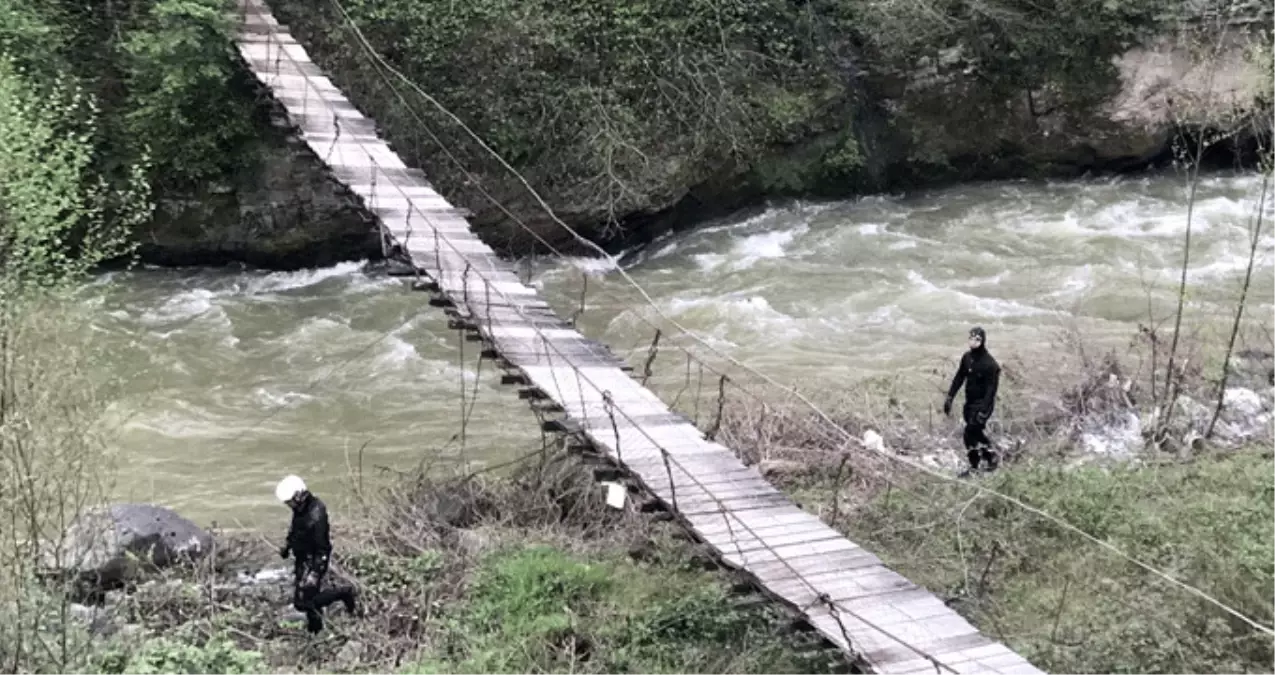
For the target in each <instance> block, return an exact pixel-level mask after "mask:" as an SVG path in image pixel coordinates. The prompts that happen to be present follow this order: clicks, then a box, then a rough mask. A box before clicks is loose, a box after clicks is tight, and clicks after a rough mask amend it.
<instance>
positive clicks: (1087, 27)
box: [834, 0, 1177, 113]
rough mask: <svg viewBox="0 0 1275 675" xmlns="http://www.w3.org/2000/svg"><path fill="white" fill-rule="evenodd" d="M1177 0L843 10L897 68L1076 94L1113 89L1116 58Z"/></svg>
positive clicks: (1009, 88) (946, 2)
mask: <svg viewBox="0 0 1275 675" xmlns="http://www.w3.org/2000/svg"><path fill="white" fill-rule="evenodd" d="M834 4H836V3H834ZM1176 4H1177V3H1174V2H1172V0H1047V1H1045V2H1038V1H1036V0H990V1H988V0H905V1H903V2H892V3H857V4H848V3H846V4H843V5H842V7H844V8H846V10H845V11H846V12H847V13H848V16H847V15H845V14H843V20H849V21H853V22H854V23H855V24H856V26H857V27H858V29H859V30H860V31H861V34H862V35H864V37H865V39H867V40H868V41H870V43H871V44H872V45H873V46H874V47H875V48H876V49H877V50H879V51H880V52H881V53H882V54H883V55H884V56H886V58H887V62H888V63H890V64H891V65H892V66H893V67H895V68H901V69H904V70H907V69H912V68H916V67H918V66H920V65H921V64H922V63H928V64H930V65H931V66H932V67H935V68H936V69H937V70H938V71H939V72H940V73H960V74H961V75H962V76H963V77H967V78H972V79H978V80H982V81H983V82H985V83H989V84H991V85H992V86H993V87H994V88H996V89H999V90H1001V91H1003V92H1005V93H1006V94H1013V93H1019V92H1022V91H1027V90H1039V89H1041V88H1044V87H1047V86H1057V87H1060V88H1062V89H1066V90H1069V92H1070V93H1071V95H1073V96H1074V95H1076V94H1080V93H1085V94H1088V95H1101V94H1105V93H1107V92H1108V90H1109V89H1110V87H1112V86H1114V85H1115V84H1116V83H1117V81H1116V71H1115V66H1114V65H1113V62H1112V59H1113V58H1114V57H1116V56H1119V55H1120V54H1122V53H1124V52H1125V51H1127V50H1128V49H1129V48H1131V47H1133V46H1134V45H1136V44H1138V43H1139V42H1140V41H1142V40H1143V39H1145V38H1147V37H1149V36H1152V35H1154V34H1155V33H1156V32H1158V31H1159V30H1161V27H1162V20H1163V17H1164V16H1165V13H1166V12H1167V11H1168V10H1170V9H1173V8H1174V7H1175V5H1176ZM1037 112H1038V113H1040V112H1043V111H1037Z"/></svg>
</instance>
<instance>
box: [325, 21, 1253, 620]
mask: <svg viewBox="0 0 1275 675" xmlns="http://www.w3.org/2000/svg"><path fill="white" fill-rule="evenodd" d="M330 1H331V2H332V4H333V5H334V6H335V7H337V9H338V10H339V11H340V12H341V13H342V16H343V18H344V19H345V21H346V23H347V25H348V27H349V28H350V29H351V30H352V31H353V32H354V33H355V35H356V38H357V39H358V41H359V43H360V46H361V47H362V48H363V49H364V50H365V51H366V52H367V53H368V54H369V56H370V57H371V58H373V59H375V60H376V61H377V62H378V63H379V64H380V65H381V67H382V68H384V69H385V70H387V71H389V72H390V73H392V74H394V75H395V77H397V78H398V79H399V80H401V81H402V82H403V83H405V84H406V85H407V86H409V87H410V88H412V89H413V90H414V91H415V92H416V93H417V94H418V95H420V96H421V97H422V98H424V99H425V100H426V101H428V102H430V103H431V104H432V105H433V106H434V107H436V108H437V109H438V110H439V111H440V112H442V113H443V114H444V115H446V116H447V117H449V118H450V119H451V120H452V121H453V122H455V123H456V124H457V125H459V126H460V127H461V128H462V129H463V130H464V131H465V132H466V133H467V134H468V135H469V136H470V137H471V138H472V139H473V140H474V141H475V142H476V143H478V144H479V145H480V146H481V147H482V148H483V149H484V150H486V151H487V152H488V153H489V154H491V155H492V157H494V158H495V159H496V160H497V161H498V162H499V163H500V164H501V165H502V166H503V167H504V168H505V169H506V170H508V171H509V172H510V173H511V174H513V175H514V176H515V177H516V178H517V179H518V180H519V182H520V183H521V184H522V185H523V186H524V187H525V188H526V189H527V191H528V192H529V194H531V195H532V197H533V198H534V199H535V200H536V202H537V203H538V204H539V205H540V206H541V208H542V209H543V210H544V211H545V212H546V213H547V214H548V215H549V217H550V218H551V219H552V220H553V222H554V223H556V224H557V225H558V226H559V227H561V228H562V229H563V230H565V231H566V232H567V233H569V234H570V235H571V237H572V238H573V239H575V240H576V241H577V242H579V243H580V244H581V245H583V246H585V247H587V248H589V249H591V250H593V251H595V252H597V253H598V254H600V255H601V256H602V257H604V258H605V259H607V260H608V261H609V262H610V263H611V265H612V267H613V268H614V269H615V270H616V271H617V272H618V273H619V274H620V276H621V277H622V278H623V279H624V280H625V281H626V282H627V283H628V284H629V285H630V286H632V287H633V288H634V289H635V290H637V291H638V293H639V294H641V296H642V298H643V299H644V301H645V302H646V303H647V304H648V305H649V306H650V307H651V308H652V309H653V310H654V311H655V312H656V313H657V314H658V315H659V316H660V317H661V318H662V319H664V320H665V321H667V322H668V323H669V324H671V325H672V326H674V327H675V328H677V329H678V331H679V333H681V334H683V335H687V336H688V337H690V338H691V339H692V340H693V341H695V342H696V343H698V344H700V345H702V346H703V347H704V348H705V349H707V350H708V351H709V352H711V353H713V354H714V355H715V356H717V357H719V358H721V359H723V360H724V361H727V362H728V363H730V364H732V365H734V366H736V367H738V368H740V369H741V370H743V371H745V372H748V373H751V374H752V375H755V376H756V377H758V378H760V379H762V380H763V381H765V382H767V383H769V384H771V385H773V386H775V387H777V388H778V389H780V390H781V391H783V392H784V393H786V394H788V395H790V396H793V397H795V398H796V399H797V400H799V401H800V402H801V403H802V404H803V405H804V406H806V407H807V408H808V409H810V411H811V412H813V413H814V414H815V415H816V416H817V417H819V418H820V419H822V420H823V421H824V422H825V423H827V424H828V425H829V426H830V427H832V428H833V429H835V430H836V431H837V432H839V433H840V434H841V435H842V436H843V438H844V440H845V441H846V442H847V443H849V444H853V445H855V446H857V447H859V448H861V449H865V450H868V451H870V452H872V453H875V454H877V455H881V456H883V457H885V458H887V459H890V460H893V461H895V462H898V463H901V464H903V465H905V466H908V467H910V468H912V469H914V470H916V471H919V472H921V473H924V474H926V475H929V476H930V477H933V478H936V479H938V480H941V481H944V482H948V483H953V484H956V485H960V486H962V487H965V488H968V489H972V490H974V491H976V492H978V493H981V494H986V495H990V496H993V497H996V498H997V499H1000V500H1002V501H1004V502H1006V503H1009V504H1012V505H1014V506H1016V507H1018V508H1021V509H1023V510H1025V511H1027V512H1029V513H1032V514H1034V515H1036V516H1037V517H1040V518H1043V519H1045V520H1047V521H1049V522H1051V523H1053V524H1055V525H1057V526H1059V527H1061V528H1063V529H1065V530H1067V531H1070V532H1072V533H1073V534H1077V535H1079V536H1080V537H1082V538H1083V539H1085V540H1086V541H1088V542H1089V543H1091V544H1095V545H1097V546H1099V547H1101V548H1103V549H1105V550H1107V551H1108V552H1109V553H1112V554H1114V555H1116V556H1117V557H1119V558H1122V559H1124V560H1125V561H1126V562H1129V563H1132V564H1133V565H1135V566H1137V567H1139V568H1141V569H1143V570H1144V571H1146V572H1149V573H1151V574H1153V575H1154V576H1157V577H1159V578H1160V579H1162V580H1164V581H1166V582H1168V583H1169V584H1170V585H1173V586H1176V587H1178V588H1180V589H1182V590H1185V591H1187V592H1188V593H1190V594H1192V595H1195V596H1196V597H1198V598H1200V599H1202V600H1204V601H1206V602H1208V603H1210V604H1212V605H1214V606H1215V607H1218V608H1219V609H1221V610H1223V611H1224V612H1226V613H1228V614H1230V615H1231V616H1233V617H1235V618H1237V619H1239V620H1241V621H1242V622H1244V623H1245V624H1247V625H1248V626H1250V627H1252V628H1254V629H1257V630H1259V631H1261V632H1263V633H1266V634H1269V635H1275V629H1272V628H1271V627H1268V626H1266V625H1263V624H1261V623H1259V622H1258V621H1256V620H1254V619H1252V618H1249V617H1248V616H1246V615H1245V614H1243V613H1242V612H1240V611H1239V610H1237V609H1235V608H1233V607H1231V606H1230V605H1227V604H1226V603H1224V602H1222V601H1221V600H1219V599H1217V598H1215V597H1214V596H1212V595H1210V594H1209V593H1206V592H1205V591H1203V590H1201V589H1199V588H1197V587H1195V586H1193V585H1191V584H1188V583H1186V582H1184V581H1181V580H1179V579H1177V578H1176V577H1174V576H1172V575H1170V574H1169V573H1167V572H1165V571H1163V570H1161V569H1159V568H1157V567H1155V566H1153V565H1151V564H1149V563H1146V562H1144V561H1142V560H1140V559H1138V558H1135V557H1134V556H1132V555H1131V554H1129V553H1127V552H1125V551H1123V550H1122V549H1120V548H1119V547H1117V546H1115V545H1114V544H1111V543H1109V542H1106V541H1104V540H1102V539H1099V538H1098V537H1096V536H1094V535H1092V534H1090V533H1088V532H1086V531H1085V530H1083V529H1082V528H1080V527H1079V526H1077V525H1074V524H1072V523H1070V522H1068V521H1066V520H1065V519H1063V518H1061V517H1059V516H1055V515H1054V514H1051V513H1049V512H1047V511H1044V510H1043V509H1041V508H1039V507H1036V506H1033V505H1031V504H1027V503H1026V502H1024V501H1022V500H1021V499H1018V498H1017V497H1013V496H1011V495H1007V494H1005V493H1002V492H1000V491H998V490H995V489H993V488H988V487H986V486H983V485H979V484H977V483H970V482H967V481H962V480H960V479H957V478H954V477H952V476H949V475H946V474H943V473H940V472H938V471H935V470H934V469H932V468H930V467H927V466H925V465H923V464H921V463H919V462H916V461H915V460H912V459H910V458H907V457H903V456H901V455H898V454H896V453H893V452H889V451H887V450H882V449H878V448H876V447H873V446H870V445H867V444H864V443H863V442H862V440H861V439H859V438H858V437H856V436H854V435H853V434H851V433H850V432H849V431H848V430H846V429H845V428H844V427H843V426H841V425H840V424H838V423H837V422H836V421H835V420H833V419H832V417H831V416H830V415H829V414H828V413H826V412H825V411H824V410H822V409H821V408H819V407H818V406H817V405H815V404H814V403H813V402H812V401H810V399H809V398H808V397H806V396H805V395H803V394H801V393H800V392H799V391H797V390H796V389H795V388H792V387H786V386H784V385H783V384H782V383H780V382H778V381H776V380H775V379H774V378H772V377H771V376H769V375H767V374H766V373H764V372H761V371H759V370H757V369H756V368H754V367H752V366H749V365H748V364H746V363H743V362H741V361H739V360H738V359H736V358H735V357H733V356H731V355H729V354H726V353H724V352H722V351H721V350H719V349H717V348H716V347H714V346H713V345H712V344H711V343H709V342H708V341H706V340H704V339H703V338H701V337H700V336H699V335H698V334H696V333H695V332H693V331H691V330H690V329H688V328H686V327H685V326H683V325H682V324H681V323H679V322H678V321H677V320H675V319H673V318H672V317H670V316H668V315H667V314H666V313H665V312H664V311H663V310H662V309H660V307H659V306H658V304H657V303H655V301H654V300H653V299H652V298H651V296H650V294H649V293H647V291H646V290H645V289H644V288H643V287H642V286H641V285H640V284H638V283H637V281H635V280H634V279H633V278H632V277H631V276H630V275H629V274H628V272H626V271H625V270H624V268H623V267H621V266H620V264H619V263H618V261H616V259H615V257H614V256H612V255H611V254H609V253H608V252H607V251H606V250H605V249H603V248H602V247H601V246H599V245H598V244H596V243H595V242H593V241H591V240H589V239H588V238H586V237H584V236H583V235H581V234H580V233H579V232H577V231H576V230H575V229H574V228H572V227H571V226H570V225H568V224H567V223H565V222H563V221H562V220H561V218H559V217H558V216H557V214H556V213H554V211H553V210H552V208H551V207H550V206H549V205H548V204H547V203H546V202H545V200H544V199H543V198H542V197H541V196H540V194H539V193H538V192H537V191H536V190H535V189H534V188H533V187H532V186H531V185H530V184H529V183H528V182H527V180H526V178H524V177H523V176H522V175H521V173H519V172H518V171H517V170H516V169H514V168H513V167H512V166H511V165H510V164H509V163H508V162H507V161H506V160H505V159H504V158H503V157H502V156H500V154H499V153H497V152H496V151H495V150H494V149H492V148H491V147H490V146H489V145H487V143H486V142H485V141H484V140H483V139H482V138H481V137H480V136H478V135H477V133H475V132H474V131H473V130H472V129H471V128H470V127H469V126H468V125H467V124H465V122H464V121H463V120H461V119H460V118H459V117H457V116H456V115H455V114H454V113H453V112H451V111H450V110H449V109H447V108H446V107H445V106H443V105H442V104H441V103H440V102H439V101H438V100H437V99H435V98H434V97H433V96H432V95H430V94H429V93H427V92H425V91H424V90H423V89H421V88H420V87H419V86H418V85H417V84H416V83H414V82H412V81H411V80H410V79H409V78H407V77H406V76H405V75H403V73H402V72H401V71H399V70H398V69H396V68H394V66H392V65H391V64H389V63H386V62H385V60H384V58H383V57H381V56H380V54H378V53H377V52H376V51H375V49H373V48H372V46H371V44H370V43H369V42H368V41H367V39H366V37H365V36H364V35H363V33H362V30H361V29H359V27H358V26H357V25H356V24H355V23H354V21H353V18H352V17H351V16H350V15H349V13H348V11H346V9H345V8H344V7H343V6H342V5H341V3H340V0H330ZM391 89H393V87H392V85H391ZM395 91H396V90H395ZM396 93H397V91H396ZM400 98H401V95H400ZM409 110H412V108H411V107H410V106H409ZM413 116H414V117H416V119H417V120H418V121H420V119H421V118H420V117H419V115H417V114H414V115H413ZM430 134H431V137H433V138H435V139H436V140H437V136H435V135H434V134H433V132H432V131H430ZM440 146H442V144H441V143H440ZM442 147H445V146H442ZM448 154H449V155H450V154H451V153H450V152H449V153H448ZM453 160H454V157H453ZM467 173H468V172H467ZM488 198H489V199H492V198H491V197H490V195H488ZM493 201H494V200H493ZM501 210H502V211H504V212H505V213H506V214H508V213H509V212H508V210H507V209H505V208H504V207H503V206H502V207H501ZM510 215H512V214H510ZM514 220H515V222H517V223H518V224H519V225H520V226H521V227H522V228H523V229H524V230H526V231H528V232H530V233H532V235H533V236H536V238H537V239H539V240H541V241H542V242H543V241H544V240H543V238H542V237H540V236H539V235H537V234H535V233H534V232H533V231H532V229H531V228H529V227H527V226H526V225H525V223H523V222H522V221H521V220H519V219H517V218H514ZM546 243H547V242H546ZM640 318H642V320H644V321H646V322H647V323H648V325H652V324H650V322H649V321H647V320H646V319H645V318H644V317H640ZM683 351H684V352H685V353H687V355H688V356H691V357H693V358H695V357H694V355H693V354H692V353H691V352H689V351H688V350H685V349H683ZM700 363H702V364H703V363H704V362H703V361H700ZM709 367H710V369H712V368H711V366H709ZM715 372H720V371H715ZM722 374H723V375H725V373H722ZM734 384H735V385H736V386H737V387H739V388H740V389H741V390H744V391H747V390H746V389H745V388H743V387H741V386H740V385H739V383H738V382H734ZM749 393H750V395H751V396H754V397H756V398H758V400H762V399H761V398H760V396H759V395H757V394H755V393H752V392H749Z"/></svg>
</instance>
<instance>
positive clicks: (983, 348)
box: [943, 326, 1001, 473]
mask: <svg viewBox="0 0 1275 675" xmlns="http://www.w3.org/2000/svg"><path fill="white" fill-rule="evenodd" d="M969 345H970V349H969V351H968V352H965V355H964V356H962V357H961V364H960V365H959V366H957V368H956V375H955V376H954V377H953V378H952V386H951V387H950V388H949V389H948V390H947V399H946V400H944V401H943V414H944V415H948V416H951V414H952V400H953V399H955V398H956V393H957V392H958V391H960V390H961V385H965V410H964V411H963V413H964V415H963V416H964V418H965V438H964V441H965V452H966V456H967V457H968V458H969V462H970V468H969V470H968V471H966V472H965V473H969V471H977V470H978V465H979V463H980V461H983V460H985V461H986V462H987V470H988V471H994V470H995V469H996V465H997V464H998V463H999V460H998V459H997V457H996V453H995V452H993V451H992V442H991V441H990V440H989V439H988V438H987V432H986V431H985V429H986V427H987V420H988V419H990V418H991V416H992V411H993V410H994V409H995V408H996V387H997V385H999V384H1000V376H1001V367H1000V364H998V363H996V359H994V358H992V355H991V353H989V352H988V351H987V333H986V332H984V331H983V329H982V328H980V327H978V326H975V327H973V328H971V329H970V337H969Z"/></svg>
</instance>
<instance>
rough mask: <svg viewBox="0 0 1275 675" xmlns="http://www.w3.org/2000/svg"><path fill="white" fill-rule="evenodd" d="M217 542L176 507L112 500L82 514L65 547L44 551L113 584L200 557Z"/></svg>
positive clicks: (59, 564) (62, 564) (58, 563)
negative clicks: (114, 502)
mask: <svg viewBox="0 0 1275 675" xmlns="http://www.w3.org/2000/svg"><path fill="white" fill-rule="evenodd" d="M212 543H213V541H212V536H211V535H210V534H208V532H206V531H205V530H204V529H203V528H201V527H199V526H198V525H196V524H194V523H192V522H191V521H189V520H187V519H185V518H183V517H181V516H180V515H178V514H177V513H175V512H173V511H172V510H171V509H166V508H164V507H162V506H155V505H153V504H113V505H111V506H109V507H105V508H98V509H93V510H90V511H87V512H85V513H83V514H81V515H80V517H79V518H77V519H76V520H75V522H74V523H72V524H71V526H70V527H69V528H67V530H66V533H65V535H64V536H63V539H62V542H61V546H59V547H51V548H50V550H46V551H45V565H46V566H47V567H49V568H51V569H57V570H60V571H63V572H67V573H72V574H75V575H77V576H78V577H79V578H80V579H81V580H83V581H86V582H89V583H92V584H94V585H97V586H99V587H111V586H115V585H118V584H120V583H122V582H124V581H126V580H129V579H132V578H135V577H136V576H137V575H139V574H141V573H144V572H146V571H149V570H154V569H158V568H162V567H167V566H169V565H173V564H174V563H177V562H181V561H193V560H198V559H199V558H202V557H203V556H204V555H206V554H207V553H208V552H209V551H210V550H211V549H212ZM55 548H56V549H58V550H54V549H55Z"/></svg>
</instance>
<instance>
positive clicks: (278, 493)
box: [274, 476, 305, 504]
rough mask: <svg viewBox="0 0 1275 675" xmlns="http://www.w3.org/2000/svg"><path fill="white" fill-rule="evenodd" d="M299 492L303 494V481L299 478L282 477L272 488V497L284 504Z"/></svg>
mask: <svg viewBox="0 0 1275 675" xmlns="http://www.w3.org/2000/svg"><path fill="white" fill-rule="evenodd" d="M300 492H305V481H303V480H301V477H300V476H284V477H283V480H281V481H279V484H278V485H276V486H275V488H274V496H275V497H276V498H277V499H278V500H279V501H281V502H283V503H285V504H286V503H287V502H288V500H290V499H292V498H293V497H295V496H297V493H300Z"/></svg>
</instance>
